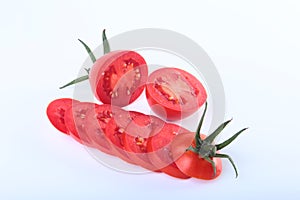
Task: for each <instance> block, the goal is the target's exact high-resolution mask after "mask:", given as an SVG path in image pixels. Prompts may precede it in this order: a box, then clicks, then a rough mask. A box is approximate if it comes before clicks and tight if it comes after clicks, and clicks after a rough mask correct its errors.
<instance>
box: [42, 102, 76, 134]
mask: <svg viewBox="0 0 300 200" xmlns="http://www.w3.org/2000/svg"><path fill="white" fill-rule="evenodd" d="M78 102H79V101H76V100H74V99H70V98H62V99H56V100H54V101H52V102H51V103H49V105H48V107H47V111H46V112H47V116H48V118H49V121H50V122H51V124H52V125H53V126H54V127H55V128H56V129H57V130H59V131H61V132H63V133H65V134H69V133H68V130H67V127H66V124H65V119H64V116H65V112H66V110H67V109H68V108H69V107H71V106H72V104H76V103H78Z"/></svg>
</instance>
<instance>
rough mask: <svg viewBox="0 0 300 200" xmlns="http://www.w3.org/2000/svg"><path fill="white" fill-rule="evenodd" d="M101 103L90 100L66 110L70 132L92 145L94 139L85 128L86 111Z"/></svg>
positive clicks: (81, 140) (84, 142)
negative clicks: (90, 101)
mask: <svg viewBox="0 0 300 200" xmlns="http://www.w3.org/2000/svg"><path fill="white" fill-rule="evenodd" d="M98 106H99V105H97V104H95V103H89V102H80V103H77V104H75V105H73V106H72V107H70V108H68V109H67V110H66V114H65V118H64V119H65V123H66V127H67V129H68V132H69V134H70V135H71V136H72V137H73V138H74V139H75V140H77V141H78V142H80V143H82V144H85V145H87V146H92V141H91V139H90V138H89V137H88V135H87V133H86V130H85V124H86V123H85V120H86V113H87V112H88V111H89V110H94V109H95V108H97V107H98Z"/></svg>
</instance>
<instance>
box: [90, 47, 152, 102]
mask: <svg viewBox="0 0 300 200" xmlns="http://www.w3.org/2000/svg"><path fill="white" fill-rule="evenodd" d="M147 77H148V67H147V65H146V61H145V60H144V58H143V57H142V56H141V55H140V54H138V53H137V52H134V51H113V52H110V53H107V54H105V55H104V56H102V57H101V58H99V59H98V60H97V61H96V62H95V64H94V66H93V67H92V69H91V71H90V75H89V80H90V85H91V88H92V91H93V93H94V94H95V96H96V98H97V99H98V100H100V101H101V102H103V103H105V104H113V105H117V106H126V105H128V104H130V103H132V102H133V101H135V100H136V99H137V98H138V97H139V96H140V95H141V93H142V91H143V89H144V87H145V83H146V81H147Z"/></svg>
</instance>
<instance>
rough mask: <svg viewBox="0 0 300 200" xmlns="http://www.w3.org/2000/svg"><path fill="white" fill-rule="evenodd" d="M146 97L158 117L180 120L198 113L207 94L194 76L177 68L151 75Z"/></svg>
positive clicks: (162, 70)
mask: <svg viewBox="0 0 300 200" xmlns="http://www.w3.org/2000/svg"><path fill="white" fill-rule="evenodd" d="M146 97H147V101H148V103H149V105H150V107H151V108H152V110H153V111H154V112H155V113H156V114H157V115H159V116H162V117H166V119H168V120H179V119H183V118H185V117H188V116H190V115H191V114H193V113H194V112H196V111H197V110H198V109H199V108H200V107H201V106H202V105H203V104H204V102H205V101H206V98H207V94H206V91H205V88H204V87H203V85H202V84H201V82H200V81H199V80H197V78H196V77H194V76H193V75H192V74H190V73H188V72H186V71H184V70H181V69H177V68H161V69H158V70H156V71H154V72H152V73H151V74H150V76H149V78H148V82H147V84H146Z"/></svg>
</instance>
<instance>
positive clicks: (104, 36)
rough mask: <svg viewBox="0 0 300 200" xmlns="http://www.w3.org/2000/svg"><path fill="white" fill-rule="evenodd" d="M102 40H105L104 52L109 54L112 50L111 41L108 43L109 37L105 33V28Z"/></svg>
mask: <svg viewBox="0 0 300 200" xmlns="http://www.w3.org/2000/svg"><path fill="white" fill-rule="evenodd" d="M102 41H103V53H104V54H107V53H109V52H110V46H109V43H108V40H107V37H106V34H105V29H103V32H102Z"/></svg>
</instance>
